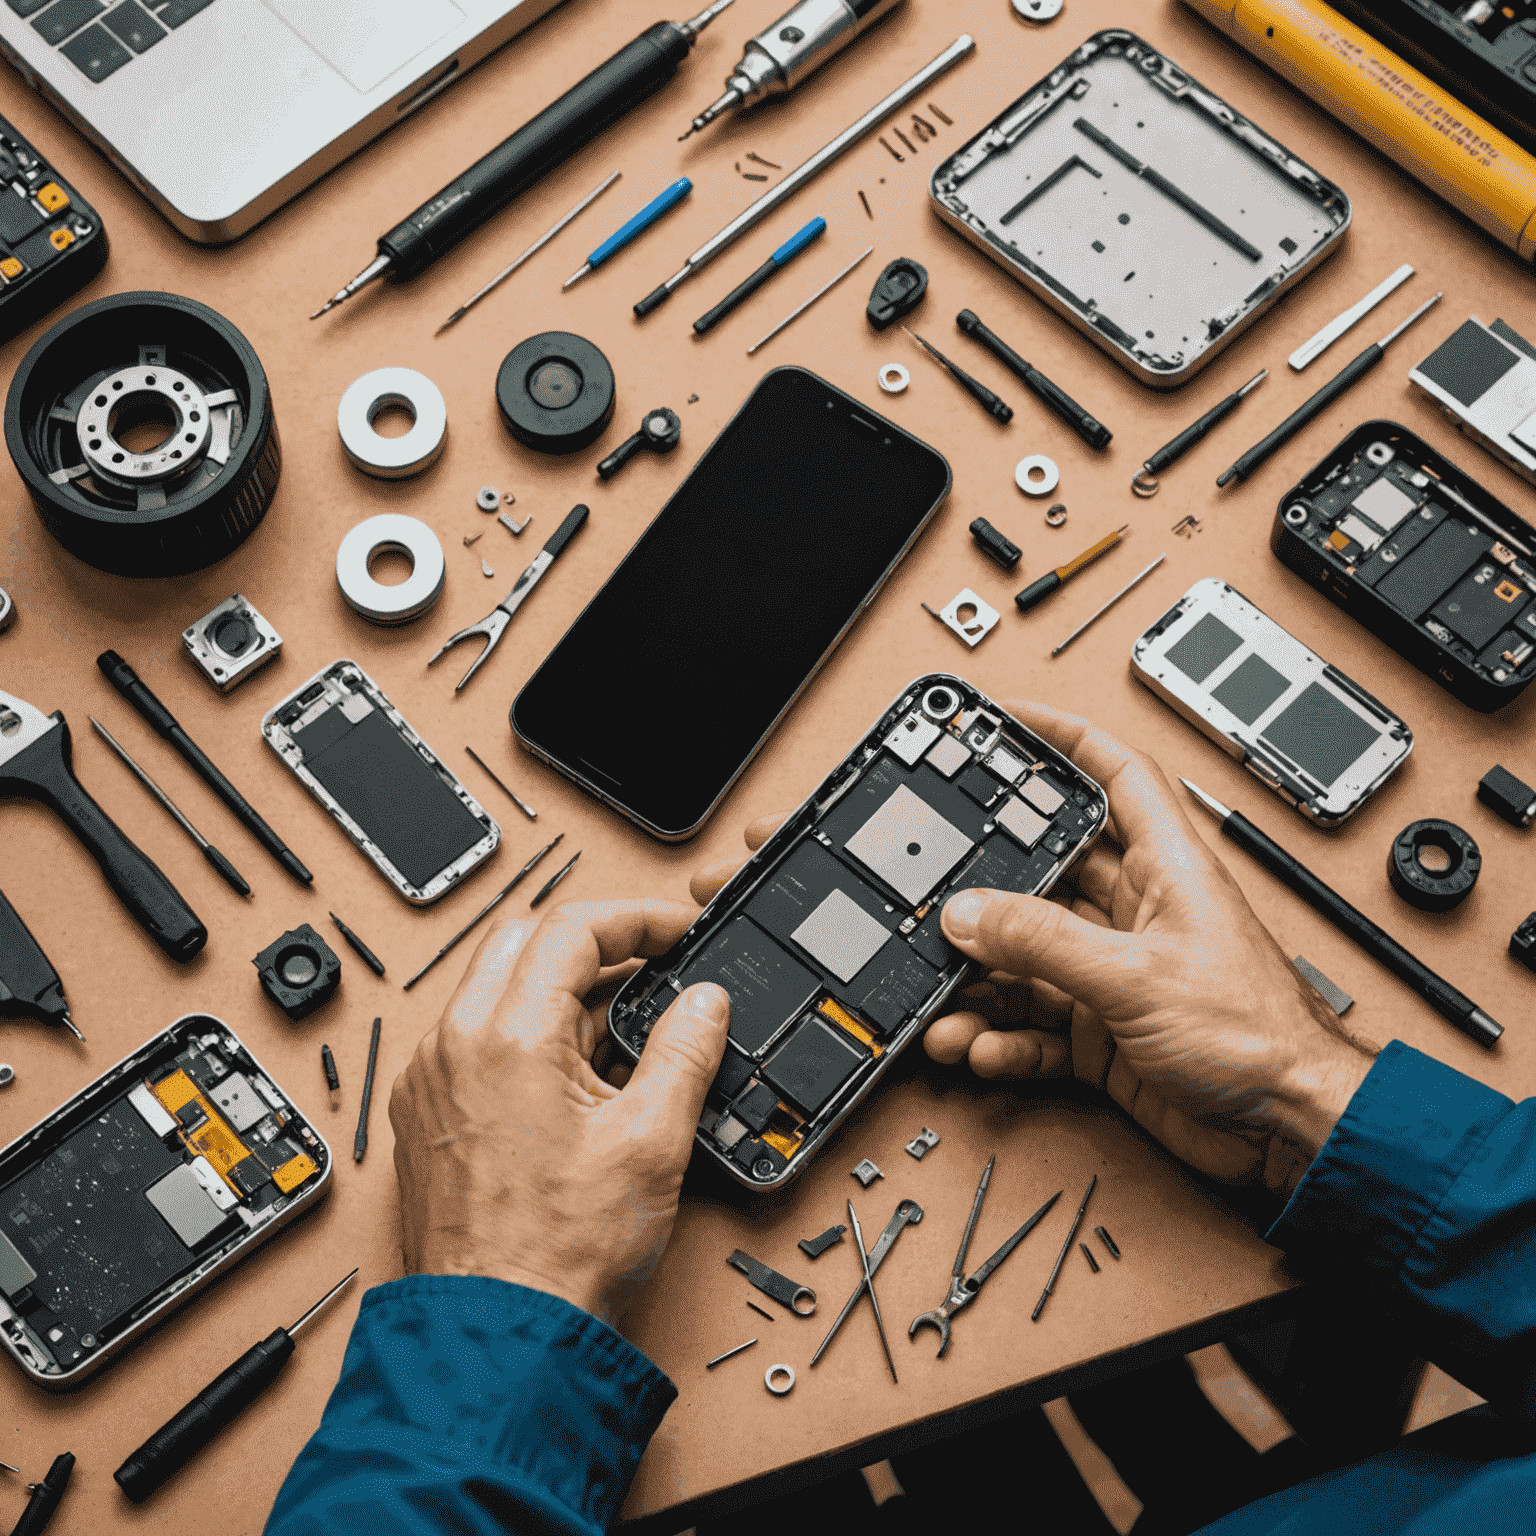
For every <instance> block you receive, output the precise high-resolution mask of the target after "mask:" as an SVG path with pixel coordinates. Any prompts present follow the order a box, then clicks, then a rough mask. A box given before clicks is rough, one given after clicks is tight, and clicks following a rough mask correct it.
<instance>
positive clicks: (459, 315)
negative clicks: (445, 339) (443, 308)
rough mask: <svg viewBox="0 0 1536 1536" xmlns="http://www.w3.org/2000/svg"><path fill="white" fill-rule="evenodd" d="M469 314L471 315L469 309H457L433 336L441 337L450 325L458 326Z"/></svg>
mask: <svg viewBox="0 0 1536 1536" xmlns="http://www.w3.org/2000/svg"><path fill="white" fill-rule="evenodd" d="M468 313H469V311H468V310H467V309H456V310H454V312H453V313H452V314H451V315H449V316H448V318H447V319H446V320H444V321H443V323H442V324H441V325H440V326H438V328H437V329H436V330H435V331H434V332H433V333H432V334H433V335H434V336H441V335H442V334H443V332H444V331H446V330H447V329H448V327H449V326H450V325H457V324H458V323H459V321H460V320H462V319H463V318H464V316H465V315H467V314H468Z"/></svg>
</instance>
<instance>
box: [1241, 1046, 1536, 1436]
mask: <svg viewBox="0 0 1536 1536" xmlns="http://www.w3.org/2000/svg"><path fill="white" fill-rule="evenodd" d="M1269 1241H1270V1242H1272V1243H1274V1244H1276V1245H1277V1246H1278V1247H1281V1248H1283V1249H1285V1250H1286V1252H1287V1254H1289V1255H1291V1256H1292V1257H1294V1258H1295V1259H1296V1260H1297V1261H1298V1267H1300V1268H1301V1269H1303V1270H1304V1271H1306V1272H1309V1273H1312V1274H1324V1273H1326V1274H1329V1275H1331V1276H1335V1277H1337V1276H1339V1275H1341V1274H1344V1275H1351V1274H1352V1275H1353V1276H1355V1277H1356V1278H1358V1279H1361V1280H1363V1281H1364V1282H1365V1283H1366V1284H1367V1285H1368V1286H1370V1287H1371V1288H1372V1289H1375V1290H1378V1291H1382V1292H1384V1293H1385V1295H1386V1297H1387V1299H1388V1300H1389V1302H1391V1303H1392V1304H1394V1305H1395V1306H1396V1307H1397V1309H1398V1310H1399V1311H1400V1312H1401V1313H1402V1314H1403V1316H1404V1320H1405V1322H1406V1324H1407V1326H1409V1327H1410V1328H1411V1329H1412V1330H1413V1333H1414V1337H1415V1339H1423V1341H1424V1343H1423V1353H1424V1354H1425V1355H1427V1356H1428V1357H1429V1358H1430V1359H1432V1360H1433V1361H1434V1362H1435V1363H1436V1364H1437V1365H1439V1366H1440V1367H1441V1368H1442V1369H1444V1370H1445V1371H1446V1372H1448V1373H1449V1374H1450V1375H1452V1376H1454V1377H1455V1378H1456V1379H1457V1380H1458V1381H1460V1382H1463V1383H1465V1385H1467V1386H1469V1387H1471V1388H1472V1389H1473V1391H1475V1392H1478V1393H1480V1394H1481V1395H1482V1396H1484V1397H1485V1398H1487V1399H1488V1401H1489V1402H1490V1403H1491V1404H1492V1405H1493V1406H1494V1407H1495V1408H1497V1409H1498V1410H1499V1412H1500V1413H1501V1414H1502V1415H1504V1416H1505V1417H1508V1418H1513V1419H1515V1420H1517V1421H1520V1422H1523V1423H1526V1424H1531V1423H1536V1099H1527V1100H1525V1101H1524V1102H1523V1103H1520V1104H1516V1103H1515V1102H1513V1101H1512V1100H1510V1099H1507V1098H1505V1097H1504V1095H1503V1094H1500V1093H1495V1092H1494V1091H1493V1090H1492V1089H1491V1088H1485V1087H1484V1086H1483V1085H1482V1084H1481V1083H1478V1082H1474V1081H1473V1080H1472V1079H1471V1078H1468V1077H1464V1076H1463V1075H1462V1074H1461V1073H1459V1072H1456V1071H1454V1070H1452V1069H1451V1068H1450V1067H1447V1066H1445V1065H1443V1064H1442V1063H1441V1062H1438V1061H1435V1060H1433V1059H1432V1058H1430V1057H1428V1056H1424V1055H1422V1054H1421V1053H1420V1052H1418V1051H1415V1050H1413V1049H1412V1048H1411V1047H1409V1046H1406V1045H1403V1044H1402V1043H1401V1042H1400V1041H1393V1042H1392V1044H1390V1045H1389V1046H1388V1047H1387V1048H1386V1050H1384V1051H1383V1052H1382V1053H1381V1055H1380V1056H1379V1057H1378V1058H1377V1060H1376V1063H1375V1065H1374V1066H1373V1067H1372V1068H1371V1070H1370V1072H1369V1073H1368V1074H1367V1076H1366V1079H1365V1081H1364V1082H1363V1083H1362V1084H1361V1085H1360V1088H1359V1089H1358V1091H1357V1092H1356V1093H1355V1095H1354V1097H1353V1098H1352V1099H1351V1100H1350V1102H1349V1107H1348V1108H1347V1109H1346V1110H1345V1111H1344V1115H1343V1117H1342V1118H1341V1119H1340V1121H1339V1123H1338V1125H1337V1126H1336V1127H1335V1129H1334V1132H1333V1134H1332V1136H1330V1137H1329V1139H1328V1141H1327V1143H1326V1145H1325V1146H1324V1147H1323V1149H1322V1151H1321V1152H1320V1153H1319V1154H1318V1155H1317V1158H1316V1159H1315V1160H1314V1161H1313V1163H1312V1166H1311V1167H1310V1168H1309V1169H1308V1170H1307V1172H1306V1173H1305V1175H1304V1176H1303V1177H1302V1180H1301V1183H1300V1184H1298V1185H1297V1186H1296V1191H1295V1193H1294V1194H1293V1195H1292V1196H1291V1199H1290V1202H1289V1203H1288V1204H1287V1206H1286V1208H1285V1210H1284V1211H1282V1212H1281V1214H1280V1219H1279V1220H1278V1221H1277V1222H1276V1223H1275V1225H1274V1227H1273V1228H1272V1229H1271V1231H1270V1233H1269Z"/></svg>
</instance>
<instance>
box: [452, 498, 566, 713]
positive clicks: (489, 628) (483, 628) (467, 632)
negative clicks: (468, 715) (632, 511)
mask: <svg viewBox="0 0 1536 1536" xmlns="http://www.w3.org/2000/svg"><path fill="white" fill-rule="evenodd" d="M586 520H587V508H586V507H585V506H575V507H572V508H571V510H570V512H569V513H568V514H567V515H566V519H565V521H564V522H563V523H561V524H560V526H559V527H558V528H556V529H555V531H554V532H553V533H552V534H551V535H550V537H549V542H548V543H547V544H546V545H545V546H544V548H543V549H541V550H540V551H539V552H538V554H537V555H536V556H535V557H534V561H533V564H532V565H530V566H529V567H528V569H527V570H526V571H524V572H523V574H522V575H521V576H519V577H518V578H517V580H516V581H515V582H514V583H513V584H512V590H511V591H510V592H508V593H507V595H506V596H505V597H504V598H502V600H501V601H500V602H499V603H497V604H496V606H495V607H494V608H492V609H491V611H490V612H489V613H488V614H486V616H485V617H484V618H483V619H481V620H480V622H479V623H478V624H471V625H470V626H469V628H468V629H461V630H460V631H459V632H458V634H456V635H453V636H450V637H449V639H448V640H447V641H445V642H444V643H443V644H442V645H441V646H439V647H438V649H437V652H436V654H435V655H434V656H433V657H432V661H429V662H428V663H427V665H428V666H429V667H430V666H431V665H432V663H433V662H435V661H437V660H438V658H439V657H441V656H443V655H445V654H446V653H447V652H448V651H449V650H451V649H452V648H453V647H454V646H456V645H457V644H458V643H459V641H461V640H468V639H470V638H471V637H481V638H483V639H484V640H485V645H484V647H483V648H482V650H481V652H480V654H479V655H478V656H476V657H475V659H474V661H473V662H472V663H471V664H470V668H469V671H468V672H466V673H465V674H464V676H463V677H461V678H460V679H459V680H458V682H457V683H456V684H455V685H454V690H453V691H454V692H455V693H458V692H459V691H460V690H461V689H462V688H463V687H464V685H465V683H467V682H468V681H469V680H470V678H472V677H473V676H474V675H475V673H476V672H478V671H479V670H480V668H481V666H482V665H483V664H484V662H485V659H486V657H487V656H489V655H490V654H491V652H492V651H494V650H495V649H496V642H497V641H498V640H500V639H501V636H502V632H503V631H504V630H505V629H506V627H507V625H508V624H510V623H511V622H512V615H513V614H514V613H516V612H517V610H518V609H519V608H520V607H522V605H523V600H524V599H525V598H526V597H527V596H528V594H529V593H530V592H532V591H533V589H534V588H535V587H536V586H538V584H539V578H540V577H541V576H543V574H544V573H545V571H547V570H548V569H549V568H550V566H552V565H553V564H554V563H555V558H556V556H558V555H559V553H560V551H561V550H563V549H564V548H565V546H566V545H567V544H569V543H570V541H571V540H572V539H573V538H574V537H575V536H576V533H577V531H578V530H579V529H580V527H581V525H582V524H583V523H584V522H586Z"/></svg>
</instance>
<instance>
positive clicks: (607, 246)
mask: <svg viewBox="0 0 1536 1536" xmlns="http://www.w3.org/2000/svg"><path fill="white" fill-rule="evenodd" d="M692 191H693V183H692V182H691V181H689V179H688V178H687V177H686V176H684V177H683V178H682V180H681V181H674V182H673V183H672V185H671V186H670V187H668V188H667V190H666V191H665V192H663V193H662V194H661V195H660V196H659V197H653V198H652V199H651V201H650V202H648V203H647V204H646V205H645V207H644V208H642V209H641V210H640V212H639V213H637V214H636V215H635V216H634V218H632V219H631V220H630V221H629V222H628V223H627V224H622V225H620V226H619V228H618V229H616V230H614V232H613V233H612V234H611V235H609V236H608V238H607V239H606V240H604V241H603V243H602V244H601V245H600V246H598V248H597V249H596V250H595V251H593V252H592V254H591V255H590V256H588V257H587V259H586V262H585V263H584V264H583V265H582V266H580V267H578V268H577V269H576V270H575V271H574V272H572V273H571V275H570V276H569V277H568V278H566V280H565V281H564V282H563V283H561V285H560V287H561V290H562V292H563V291H564V290H565V289H567V288H569V287H570V286H571V284H572V283H574V282H578V281H579V280H580V279H581V278H583V277H585V276H586V275H587V273H588V272H593V271H596V269H597V268H598V267H600V266H602V264H603V263H604V262H605V261H607V260H608V258H609V257H610V256H616V255H618V253H619V252H620V251H622V250H623V249H624V247H625V246H626V245H628V244H629V242H630V241H631V240H633V239H634V238H635V236H636V235H643V234H644V233H645V231H646V230H648V229H649V228H650V227H651V225H652V224H654V223H655V222H656V220H657V219H659V218H660V217H661V216H662V214H664V213H665V212H667V210H668V209H669V208H675V207H676V206H677V205H678V204H679V203H680V202H682V200H683V199H684V198H685V197H687V196H688V194H689V193H690V192H692Z"/></svg>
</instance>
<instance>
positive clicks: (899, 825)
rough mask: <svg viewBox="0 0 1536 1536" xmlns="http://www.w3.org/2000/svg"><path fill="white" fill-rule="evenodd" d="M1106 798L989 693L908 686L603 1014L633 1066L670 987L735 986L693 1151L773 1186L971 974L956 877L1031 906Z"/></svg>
mask: <svg viewBox="0 0 1536 1536" xmlns="http://www.w3.org/2000/svg"><path fill="white" fill-rule="evenodd" d="M1106 812H1107V802H1106V801H1105V797H1104V793H1103V791H1102V790H1101V789H1100V788H1099V786H1098V785H1097V784H1095V783H1094V782H1093V780H1092V779H1090V778H1089V777H1088V776H1087V775H1086V774H1084V773H1082V772H1081V771H1080V770H1079V769H1078V768H1076V767H1075V766H1074V765H1073V764H1072V763H1071V762H1069V761H1068V760H1067V759H1066V758H1065V757H1063V756H1062V755H1061V754H1060V753H1059V752H1057V751H1056V750H1055V749H1054V748H1052V747H1049V746H1047V745H1046V743H1045V742H1044V741H1042V740H1041V739H1040V738H1039V737H1038V736H1036V735H1034V734H1033V733H1032V732H1030V731H1027V730H1025V729H1024V727H1023V726H1021V725H1019V724H1018V722H1017V721H1015V720H1013V719H1011V718H1010V717H1009V716H1008V715H1007V714H1006V713H1005V712H1004V710H1003V709H1002V708H1001V707H1000V706H999V705H997V704H994V703H993V702H992V700H991V699H989V698H988V697H987V696H986V695H985V694H983V693H981V692H979V691H978V690H977V689H975V688H973V687H972V686H971V685H970V684H969V683H966V682H962V681H961V680H960V679H959V678H958V677H952V676H950V675H949V674H948V673H942V672H936V673H931V674H929V675H928V676H926V677H920V678H918V679H917V680H916V681H915V682H913V683H912V684H910V685H909V686H908V687H907V688H905V689H903V691H902V694H901V697H900V698H898V699H897V700H896V702H895V703H894V704H893V705H892V706H891V707H890V708H889V709H888V710H886V711H885V713H884V714H883V715H882V716H881V717H880V719H879V720H877V721H876V722H875V724H874V726H873V727H872V728H871V730H870V731H869V732H868V734H867V735H866V736H865V737H864V738H863V740H862V741H860V742H859V744H858V745H857V746H856V747H855V748H854V749H853V751H852V752H850V753H849V754H848V756H847V757H846V758H844V759H843V761H842V762H841V763H839V764H838V766H837V767H836V768H834V769H833V770H832V772H831V773H830V774H828V775H827V777H826V778H825V779H824V780H823V781H822V783H821V784H820V785H819V786H818V787H817V788H816V789H815V790H814V791H813V792H812V794H811V796H810V798H809V799H807V800H806V801H805V803H804V804H803V805H801V806H800V808H799V809H798V810H797V811H796V812H795V813H794V814H793V815H792V816H790V817H789V819H788V820H787V821H786V822H785V823H784V825H783V826H781V827H780V828H779V830H778V831H777V832H775V833H774V834H773V836H772V837H770V838H769V839H768V841H767V842H766V843H764V844H763V846H762V847H761V848H760V849H758V851H757V852H756V853H755V854H753V856H752V857H751V858H750V859H748V860H747V862H746V864H744V865H743V866H742V868H741V869H740V870H739V871H738V872H737V874H736V875H735V876H734V877H733V878H732V879H731V881H730V882H729V883H728V884H727V885H726V886H725V888H724V889H723V890H722V891H721V892H720V894H719V895H718V896H716V897H715V899H714V900H713V901H712V902H710V904H709V905H708V906H707V907H706V908H705V909H704V911H703V912H702V913H701V914H700V915H699V918H698V920H697V921H696V922H695V923H694V924H693V926H692V927H691V928H690V929H689V930H688V932H687V933H685V934H684V935H683V937H682V938H681V939H680V940H679V941H678V943H677V944H676V946H675V947H674V948H673V949H671V950H670V951H669V952H668V953H667V954H665V955H663V956H662V957H661V958H660V959H659V960H652V961H649V962H647V964H646V965H645V966H644V967H643V968H642V969H640V970H639V971H637V972H636V973H635V974H634V975H633V976H632V977H630V979H629V980H628V981H627V982H626V983H625V984H624V986H623V987H622V988H621V989H620V991H619V993H618V994H617V996H616V997H615V998H614V999H613V1001H612V1003H611V1004H610V1005H609V1009H608V1028H609V1031H610V1032H611V1034H612V1035H613V1038H614V1039H615V1040H616V1041H617V1042H618V1044H619V1046H620V1047H621V1048H622V1049H623V1050H624V1051H626V1052H627V1053H628V1054H629V1055H630V1056H631V1057H632V1058H633V1059H635V1060H637V1061H638V1060H639V1058H640V1053H641V1051H642V1050H643V1049H644V1047H645V1041H646V1037H647V1036H648V1035H649V1033H650V1030H651V1027H652V1026H653V1025H654V1024H655V1022H656V1020H657V1019H659V1018H660V1017H661V1015H662V1014H663V1013H664V1012H665V1011H666V1009H667V1007H668V1005H669V1004H670V1003H671V1002H672V1000H673V999H674V998H675V997H676V996H677V995H678V993H680V992H681V991H683V989H684V988H685V987H689V986H692V985H693V984H694V983H696V982H701V981H713V982H717V983H718V984H719V985H720V986H722V987H724V988H725V990H726V991H727V992H728V993H729V994H730V998H731V1023H730V1035H729V1043H728V1044H727V1046H726V1051H725V1060H724V1062H723V1063H722V1065H721V1067H720V1071H719V1073H718V1074H717V1076H716V1078H715V1081H714V1086H713V1087H712V1088H711V1089H710V1091H709V1095H708V1097H707V1099H706V1103H705V1110H704V1114H703V1116H702V1117H701V1119H700V1121H699V1128H698V1133H697V1143H698V1146H699V1147H700V1148H702V1149H703V1152H704V1153H705V1155H707V1156H708V1157H710V1158H711V1159H713V1161H714V1162H716V1163H718V1164H719V1165H720V1166H721V1167H722V1168H724V1169H725V1171H726V1172H727V1173H729V1174H730V1176H731V1177H732V1178H733V1179H735V1180H736V1181H737V1182H738V1183H740V1184H743V1185H745V1186H746V1187H747V1188H749V1189H757V1190H767V1189H777V1188H781V1187H782V1186H784V1185H785V1184H787V1183H788V1182H789V1181H790V1180H791V1179H793V1178H794V1177H795V1176H796V1175H797V1174H798V1173H799V1172H800V1171H801V1170H802V1169H803V1168H804V1167H805V1165H806V1164H807V1163H808V1162H809V1161H810V1160H811V1158H812V1157H813V1156H814V1155H815V1152H816V1150H817V1148H818V1147H820V1146H821V1145H822V1144H823V1143H824V1142H825V1141H826V1139H827V1138H828V1137H829V1136H830V1135H831V1134H832V1133H833V1132H834V1131H835V1130H836V1129H837V1127H838V1126H839V1125H840V1124H841V1123H842V1122H843V1121H844V1120H845V1119H846V1118H847V1117H848V1115H849V1114H850V1113H851V1112H852V1110H853V1108H854V1106H855V1105H856V1104H858V1103H859V1102H860V1101H861V1100H862V1099H863V1098H864V1097H865V1096H866V1095H867V1094H868V1093H870V1092H871V1090H872V1089H873V1088H874V1086H875V1084H876V1083H877V1082H878V1081H879V1079H880V1077H881V1075H882V1074H883V1073H884V1072H885V1070H886V1069H887V1068H888V1067H889V1066H890V1064H891V1063H892V1062H893V1061H894V1060H895V1059H896V1057H897V1056H899V1055H900V1054H901V1052H902V1050H903V1049H905V1047H906V1046H907V1045H908V1044H909V1043H910V1042H911V1041H912V1039H913V1038H914V1037H915V1036H916V1035H917V1033H918V1031H919V1030H921V1029H922V1027H923V1026H924V1025H925V1024H926V1023H927V1022H928V1021H929V1020H930V1019H931V1018H932V1017H933V1016H934V1014H935V1013H936V1012H937V1011H938V1009H939V1008H940V1007H942V1006H943V1004H944V1001H945V999H946V998H948V997H949V995H950V994H951V993H952V992H953V991H954V990H955V988H956V987H958V986H959V985H960V984H961V983H962V982H963V981H964V980H965V979H966V978H967V975H968V969H967V967H968V962H967V961H966V959H965V956H964V955H962V954H961V953H960V951H959V950H957V949H955V948H954V947H953V946H952V945H951V944H950V943H949V942H948V940H947V939H945V938H944V936H943V934H942V933H941V932H940V929H939V911H940V908H941V907H942V906H943V904H944V901H945V900H946V898H947V897H949V896H950V895H951V894H952V893H953V892H955V891H958V890H963V889H965V888H966V887H968V886H984V887H989V888H992V889H996V890H1005V891H1020V892H1024V893H1026V894H1030V895H1041V894H1043V893H1044V892H1046V891H1048V890H1050V888H1051V887H1052V885H1054V884H1055V883H1056V881H1057V879H1058V878H1059V877H1060V876H1061V874H1062V873H1063V872H1064V871H1065V870H1067V869H1069V868H1070V867H1071V866H1072V864H1073V863H1074V862H1075V861H1076V860H1077V859H1078V858H1080V857H1081V856H1082V854H1083V853H1084V852H1085V851H1086V850H1087V848H1088V847H1089V845H1090V844H1091V843H1092V842H1093V840H1094V838H1095V837H1096V836H1097V835H1098V833H1099V831H1100V830H1101V828H1102V827H1103V825H1104V821H1105V816H1106Z"/></svg>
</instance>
